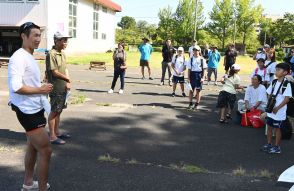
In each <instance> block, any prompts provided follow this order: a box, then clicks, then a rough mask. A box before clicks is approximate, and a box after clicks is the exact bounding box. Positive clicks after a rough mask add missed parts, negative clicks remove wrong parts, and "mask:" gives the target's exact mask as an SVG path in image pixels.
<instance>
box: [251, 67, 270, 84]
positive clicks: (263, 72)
mask: <svg viewBox="0 0 294 191" xmlns="http://www.w3.org/2000/svg"><path fill="white" fill-rule="evenodd" d="M255 74H258V75H260V76H261V78H262V81H263V82H269V81H270V76H269V73H268V71H267V69H266V68H264V69H263V70H261V69H259V68H257V69H255V70H254V71H253V72H252V74H251V76H250V77H251V78H252V77H253V76H254V75H255Z"/></svg>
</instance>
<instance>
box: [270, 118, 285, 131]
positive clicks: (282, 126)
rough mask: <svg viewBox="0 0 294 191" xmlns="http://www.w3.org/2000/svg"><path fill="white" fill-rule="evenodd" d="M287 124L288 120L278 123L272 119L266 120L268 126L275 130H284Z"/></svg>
mask: <svg viewBox="0 0 294 191" xmlns="http://www.w3.org/2000/svg"><path fill="white" fill-rule="evenodd" d="M285 122H286V120H284V121H277V120H274V119H272V118H270V117H267V118H266V124H267V125H268V126H270V127H273V128H275V129H281V128H284V127H285Z"/></svg>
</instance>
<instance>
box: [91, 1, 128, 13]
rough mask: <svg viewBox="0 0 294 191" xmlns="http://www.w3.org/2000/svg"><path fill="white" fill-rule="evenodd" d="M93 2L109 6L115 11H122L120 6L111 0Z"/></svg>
mask: <svg viewBox="0 0 294 191" xmlns="http://www.w3.org/2000/svg"><path fill="white" fill-rule="evenodd" d="M94 2H95V3H97V4H100V5H103V6H105V7H107V8H109V9H112V10H114V11H116V12H121V11H122V9H121V6H120V5H118V4H116V3H114V2H113V1H111V0H94Z"/></svg>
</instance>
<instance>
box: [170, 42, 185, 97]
mask: <svg viewBox="0 0 294 191" xmlns="http://www.w3.org/2000/svg"><path fill="white" fill-rule="evenodd" d="M172 69H173V93H172V96H173V97H175V96H176V93H175V91H176V88H177V84H178V83H180V86H181V90H182V96H183V97H186V94H185V91H184V83H185V79H184V76H185V70H186V66H185V56H184V48H183V47H179V48H178V54H177V55H175V56H174V57H173V60H172Z"/></svg>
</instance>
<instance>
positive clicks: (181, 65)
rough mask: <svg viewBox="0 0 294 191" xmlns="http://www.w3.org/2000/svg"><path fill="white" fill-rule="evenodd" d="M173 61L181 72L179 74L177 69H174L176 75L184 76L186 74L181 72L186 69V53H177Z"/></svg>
mask: <svg viewBox="0 0 294 191" xmlns="http://www.w3.org/2000/svg"><path fill="white" fill-rule="evenodd" d="M172 63H173V64H174V65H175V70H176V71H177V72H178V73H179V74H180V75H177V74H176V72H175V71H173V75H174V76H178V77H183V76H184V75H181V73H183V72H184V69H185V58H184V55H181V56H179V55H175V56H174V57H173V59H172Z"/></svg>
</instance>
